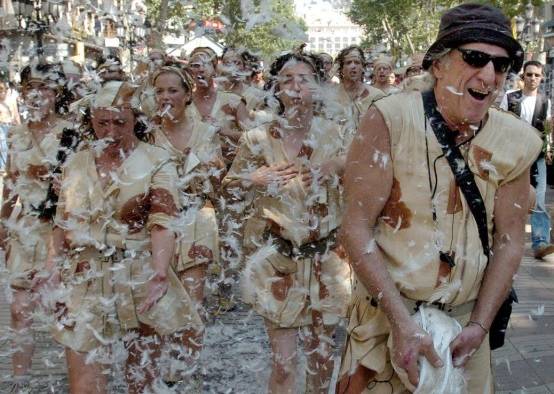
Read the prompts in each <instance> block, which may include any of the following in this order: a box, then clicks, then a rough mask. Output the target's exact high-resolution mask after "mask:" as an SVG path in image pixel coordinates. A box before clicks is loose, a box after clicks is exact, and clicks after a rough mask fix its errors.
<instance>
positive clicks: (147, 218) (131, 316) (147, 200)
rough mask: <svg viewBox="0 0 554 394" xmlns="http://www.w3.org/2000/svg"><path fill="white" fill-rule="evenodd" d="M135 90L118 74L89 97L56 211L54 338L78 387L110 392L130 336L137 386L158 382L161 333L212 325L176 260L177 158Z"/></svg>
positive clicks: (131, 374)
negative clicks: (156, 135)
mask: <svg viewBox="0 0 554 394" xmlns="http://www.w3.org/2000/svg"><path fill="white" fill-rule="evenodd" d="M134 94H135V89H134V88H133V87H132V86H130V85H129V84H128V83H126V82H121V81H110V82H106V83H105V84H104V85H103V86H102V88H101V89H100V90H99V91H98V92H97V93H96V94H95V95H94V96H92V97H89V98H87V99H88V110H86V111H85V116H84V119H83V123H82V127H81V129H82V130H81V131H82V133H83V134H84V135H85V136H87V137H88V140H86V141H84V142H83V143H82V145H81V148H80V149H79V151H77V152H76V153H75V154H74V155H72V157H71V158H70V160H69V161H68V162H67V164H66V165H65V167H64V173H63V181H62V185H61V191H60V200H59V204H58V210H57V214H56V224H57V225H58V226H59V227H60V228H61V229H63V235H64V243H63V244H62V243H56V244H55V245H54V250H55V252H56V253H55V255H56V257H57V258H52V259H49V260H48V263H49V264H48V266H47V268H48V269H49V270H51V271H53V276H54V277H61V280H62V282H63V286H62V287H61V288H60V290H59V291H58V292H59V293H60V294H59V295H58V296H57V297H56V299H55V302H56V306H57V307H58V308H57V316H56V317H57V324H56V327H55V328H54V337H55V339H56V340H57V341H58V342H60V343H61V344H62V345H64V346H65V347H66V357H67V364H68V374H69V387H70V391H71V392H72V393H82V392H87V393H91V392H92V393H105V392H106V375H105V374H104V373H103V372H102V370H103V368H102V363H103V362H106V360H109V359H110V357H114V355H115V354H116V352H115V351H114V350H113V347H114V346H116V344H118V343H120V341H121V340H122V342H123V344H124V347H125V350H126V352H127V358H126V363H125V378H126V381H127V384H128V388H129V392H130V393H142V392H144V391H145V390H152V387H153V383H154V381H155V380H156V378H157V377H158V376H159V375H160V373H159V365H158V359H159V351H160V345H159V343H160V337H161V336H165V335H177V333H180V332H183V331H185V330H199V331H201V330H202V327H203V323H202V320H201V318H200V316H199V315H198V312H197V311H196V308H195V307H194V304H193V302H192V300H191V298H190V296H189V294H188V293H187V291H186V289H185V288H184V287H183V285H182V283H181V282H180V281H179V278H178V277H177V275H176V273H175V271H174V269H173V266H172V264H171V263H172V261H173V258H174V250H175V233H174V228H175V226H176V224H177V216H178V212H179V210H180V199H179V196H178V190H177V179H178V175H177V171H176V168H175V164H174V162H173V160H172V159H171V157H170V155H169V154H168V153H167V152H166V151H165V150H163V149H161V148H159V147H156V146H153V145H151V144H149V143H147V142H145V140H146V138H145V137H146V133H145V126H144V124H143V123H142V122H141V120H140V118H139V113H138V111H137V109H136V107H137V106H136V102H135V100H134V99H133V97H134ZM64 245H65V247H64ZM64 249H65V250H64ZM53 263H57V264H53Z"/></svg>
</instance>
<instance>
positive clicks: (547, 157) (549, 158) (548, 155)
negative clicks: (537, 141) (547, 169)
mask: <svg viewBox="0 0 554 394" xmlns="http://www.w3.org/2000/svg"><path fill="white" fill-rule="evenodd" d="M552 158H553V155H552V152H546V155H545V158H544V159H545V161H546V164H547V165H552Z"/></svg>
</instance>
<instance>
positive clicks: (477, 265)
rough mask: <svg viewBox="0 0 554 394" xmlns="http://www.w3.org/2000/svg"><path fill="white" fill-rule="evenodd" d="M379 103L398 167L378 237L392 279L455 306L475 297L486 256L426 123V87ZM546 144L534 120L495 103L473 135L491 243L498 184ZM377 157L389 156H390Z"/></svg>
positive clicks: (470, 152)
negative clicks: (446, 259)
mask: <svg viewBox="0 0 554 394" xmlns="http://www.w3.org/2000/svg"><path fill="white" fill-rule="evenodd" d="M375 106H376V107H377V109H378V110H379V111H380V112H381V114H382V115H383V117H384V119H385V122H386V124H387V126H388V129H389V132H390V138H391V156H392V157H391V158H392V164H393V173H394V181H393V188H392V192H391V195H390V197H389V201H388V202H387V204H386V206H385V208H384V210H383V212H382V214H381V217H380V219H379V221H378V225H377V233H376V242H377V244H378V245H379V247H380V248H381V249H382V250H383V253H384V256H385V258H386V262H387V264H388V268H389V272H390V274H391V276H392V278H393V280H394V282H395V283H396V285H397V287H398V288H399V290H400V291H401V292H402V293H403V294H404V295H405V296H406V297H408V298H411V299H416V300H426V301H441V302H445V303H450V304H454V305H457V304H461V303H464V302H467V301H470V300H473V299H475V298H476V297H477V293H478V291H479V287H480V284H481V280H482V277H483V273H484V270H485V268H486V265H487V259H486V257H485V255H484V254H483V250H482V246H481V241H480V239H479V235H478V231H477V225H476V224H475V220H474V219H473V216H472V214H471V212H470V210H469V207H468V206H467V204H466V201H465V199H464V197H463V195H462V194H461V191H460V190H459V189H458V188H457V187H456V185H455V182H454V176H453V174H452V172H451V169H450V167H449V165H448V162H447V161H446V159H445V158H444V157H443V158H439V159H437V157H439V156H441V154H442V149H441V147H440V145H439V144H438V142H437V140H436V138H435V135H434V132H433V130H432V129H431V127H430V126H429V125H428V124H427V125H426V121H425V116H424V110H423V102H422V100H421V94H420V93H418V92H412V93H404V94H398V95H395V96H391V97H386V98H384V99H382V100H379V101H377V102H376V103H375ZM540 149H541V140H540V138H539V137H538V136H537V133H536V131H535V130H534V129H533V128H532V127H530V126H529V125H527V124H526V123H525V122H522V121H520V120H519V119H518V118H516V117H515V116H512V115H511V114H508V113H506V112H503V111H500V110H498V109H496V108H491V109H490V110H489V113H488V120H487V121H486V123H485V124H484V126H483V128H482V129H481V130H480V132H479V133H478V134H477V135H476V136H475V138H473V140H471V142H470V143H468V144H466V145H464V146H463V147H461V148H460V150H461V152H462V154H463V155H464V157H465V158H466V161H468V163H469V167H470V169H471V171H472V172H473V173H474V175H475V181H476V183H477V186H478V187H479V190H480V192H481V195H482V196H483V199H484V202H485V207H486V210H487V222H488V230H489V240H490V242H491V243H492V231H493V209H494V198H495V195H496V191H497V189H498V188H499V187H500V186H502V185H503V184H505V183H508V182H510V181H512V180H514V179H516V178H517V177H518V176H519V175H521V174H522V173H523V172H524V171H525V170H526V169H527V168H528V167H529V166H530V165H531V164H532V163H533V161H534V160H535V158H536V157H537V155H538V153H539V152H540ZM427 157H428V158H429V160H427ZM377 159H378V160H382V161H386V160H388V157H385V156H382V157H379V158H377ZM435 159H437V161H436V175H435V171H434V170H433V162H434V161H435ZM428 162H429V166H428V164H427V163H428ZM430 179H431V184H432V185H433V186H434V185H435V183H437V189H436V193H435V197H434V201H433V203H432V201H431V195H432V193H431V190H430ZM432 204H434V206H435V210H436V213H437V221H436V222H435V221H434V220H433V217H432ZM521 209H526V207H522V208H521ZM439 251H444V252H448V251H452V252H454V260H455V266H454V267H452V268H450V267H449V266H448V264H446V263H443V262H441V261H440V259H439Z"/></svg>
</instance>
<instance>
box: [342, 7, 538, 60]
mask: <svg viewBox="0 0 554 394" xmlns="http://www.w3.org/2000/svg"><path fill="white" fill-rule="evenodd" d="M477 1H478V2H480V3H484V4H485V3H486V4H492V5H495V6H497V7H499V8H501V9H502V10H503V11H504V12H505V13H506V15H508V16H509V17H513V16H515V15H518V14H521V13H522V12H523V10H524V8H525V4H527V1H524V0H519V1H518V0H492V1H483V0H482V1H479V0H477ZM473 2H475V0H474V1H473ZM461 3H463V1H459V0H353V1H352V7H351V10H350V13H349V16H350V18H351V19H352V21H353V22H355V23H357V24H359V25H360V26H362V27H363V28H364V30H365V33H366V37H365V39H364V41H363V44H364V45H365V46H367V47H370V46H374V45H377V44H385V45H387V46H388V47H389V49H390V52H391V54H392V55H393V56H394V57H396V58H398V57H399V56H400V55H401V54H411V53H414V52H417V51H422V50H425V49H426V48H427V47H428V46H429V45H430V44H431V43H432V42H433V41H434V39H435V37H436V35H437V31H438V27H439V21H440V17H441V15H442V13H443V12H444V11H445V10H447V9H448V8H451V7H453V6H456V5H458V4H461ZM532 3H533V5H535V6H539V5H541V4H543V1H542V0H533V1H532Z"/></svg>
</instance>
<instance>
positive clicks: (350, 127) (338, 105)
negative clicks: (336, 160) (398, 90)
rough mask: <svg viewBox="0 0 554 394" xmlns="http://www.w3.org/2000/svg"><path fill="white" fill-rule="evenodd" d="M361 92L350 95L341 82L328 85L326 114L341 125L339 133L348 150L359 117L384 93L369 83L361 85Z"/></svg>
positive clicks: (358, 123) (358, 122) (356, 128)
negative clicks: (353, 95) (357, 94)
mask: <svg viewBox="0 0 554 394" xmlns="http://www.w3.org/2000/svg"><path fill="white" fill-rule="evenodd" d="M363 86H364V90H363V92H362V93H361V94H360V95H359V96H357V97H352V96H351V95H350V94H349V93H348V92H347V91H346V90H345V89H344V85H343V84H337V85H332V86H328V87H327V88H326V89H327V90H328V91H329V92H328V97H329V101H328V102H327V109H326V112H327V115H328V116H329V117H330V118H331V119H333V120H335V121H336V122H337V123H339V124H340V125H341V129H340V133H341V136H342V138H343V145H344V149H345V150H348V147H350V144H351V143H352V139H353V138H354V135H355V134H356V132H357V131H358V126H359V125H360V118H361V116H362V115H363V114H365V112H366V111H367V109H368V108H369V106H370V105H371V104H372V103H373V102H374V101H375V100H379V99H380V98H382V97H384V96H385V94H384V93H383V92H382V91H381V90H379V89H375V88H374V87H372V86H369V85H365V84H364V85H363Z"/></svg>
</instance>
